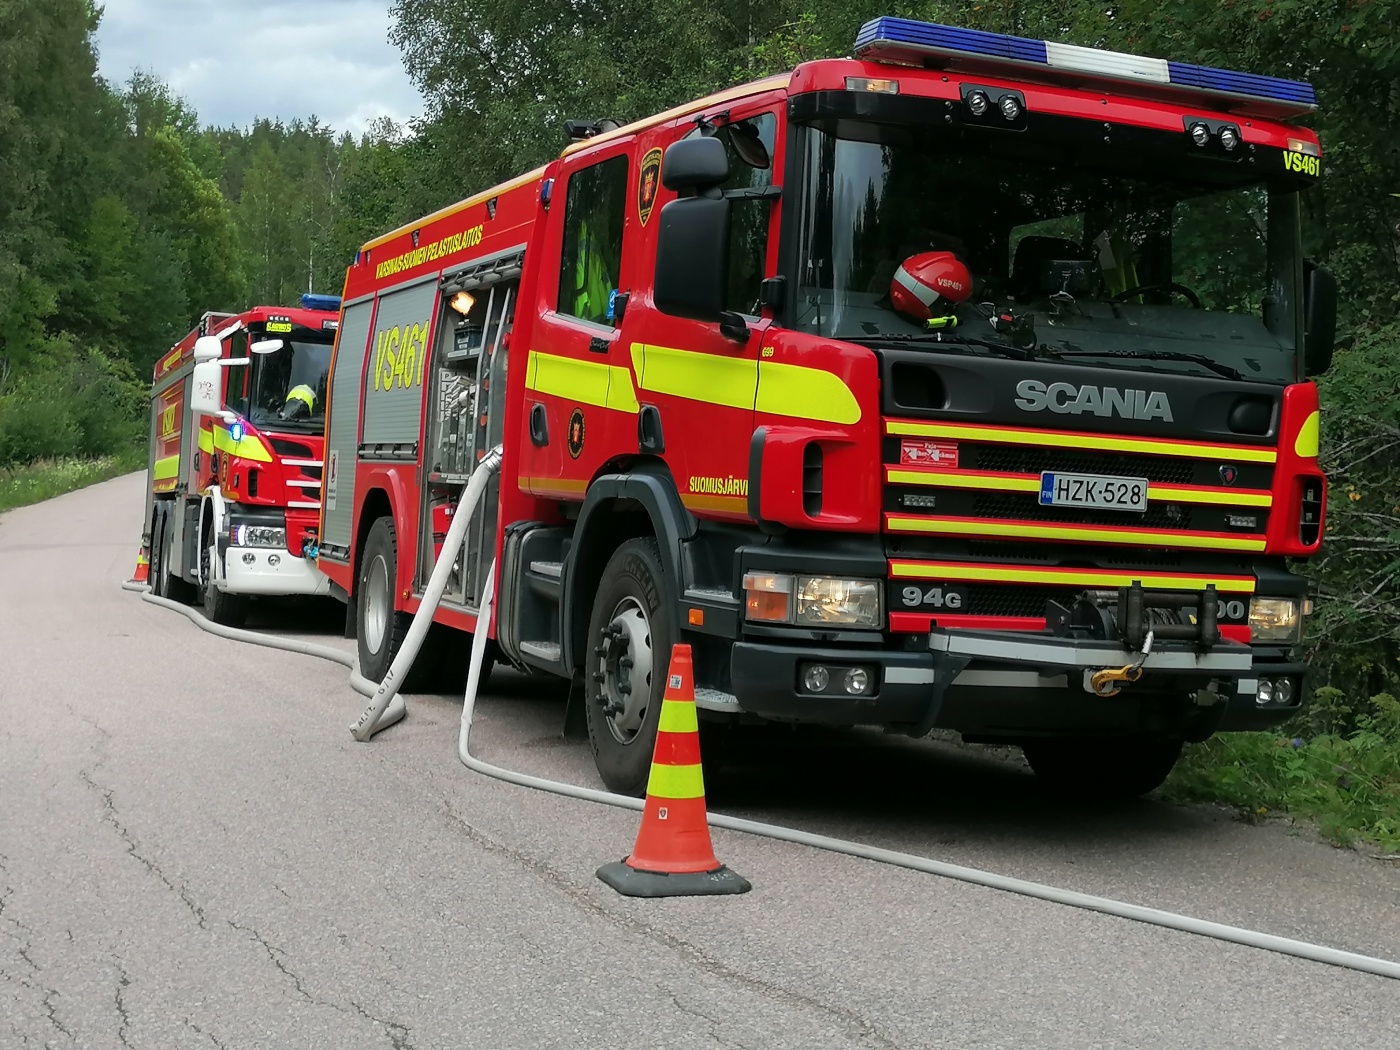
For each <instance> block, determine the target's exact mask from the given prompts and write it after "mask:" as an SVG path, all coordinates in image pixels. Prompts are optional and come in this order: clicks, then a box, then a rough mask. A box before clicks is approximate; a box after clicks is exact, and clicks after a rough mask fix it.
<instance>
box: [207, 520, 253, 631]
mask: <svg viewBox="0 0 1400 1050" xmlns="http://www.w3.org/2000/svg"><path fill="white" fill-rule="evenodd" d="M212 546H213V538H212V537H211V536H207V535H206V536H205V537H203V538H202V539H201V541H200V544H199V575H200V578H201V579H202V580H204V585H203V587H202V590H203V592H204V593H203V594H202V595H201V603H202V604H203V605H204V615H205V616H207V617H208V618H209V619H211V620H213V621H214V622H215V623H221V624H223V625H224V626H225V627H242V626H243V625H244V623H246V622H247V620H248V597H247V595H243V594H228V593H226V592H224V591H221V590H219V589H218V588H217V587H215V586H214V578H213V568H214V555H213V551H212V550H211V547H212Z"/></svg>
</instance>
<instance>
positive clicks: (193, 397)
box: [190, 337, 224, 417]
mask: <svg viewBox="0 0 1400 1050" xmlns="http://www.w3.org/2000/svg"><path fill="white" fill-rule="evenodd" d="M206 338H207V337H206ZM199 342H200V343H202V342H204V340H203V339H201V340H199ZM214 342H215V344H216V345H217V343H218V340H217V339H216V340H215V341H214ZM195 355H196V357H198V355H199V343H196V344H195ZM223 393H224V372H223V369H222V368H220V367H219V360H218V358H213V359H205V360H203V361H198V360H196V362H195V366H194V374H193V375H192V376H191V377H190V410H191V411H192V412H194V414H195V415H197V416H219V417H222V416H223V415H224V404H223V402H224V398H223Z"/></svg>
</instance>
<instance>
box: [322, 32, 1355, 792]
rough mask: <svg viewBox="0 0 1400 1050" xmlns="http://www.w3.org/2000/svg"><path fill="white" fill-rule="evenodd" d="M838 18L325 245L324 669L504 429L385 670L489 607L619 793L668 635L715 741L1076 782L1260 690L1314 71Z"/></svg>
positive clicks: (431, 538)
mask: <svg viewBox="0 0 1400 1050" xmlns="http://www.w3.org/2000/svg"><path fill="white" fill-rule="evenodd" d="M855 51H856V57H855V58H850V59H829V60H819V61H812V62H807V63H804V64H803V65H801V66H799V67H798V68H797V69H795V70H793V71H791V72H790V73H787V74H783V75H781V76H776V77H771V78H768V79H766V80H761V81H758V82H756V83H752V84H746V85H743V86H740V87H736V88H733V89H731V90H727V91H723V92H720V93H719V94H716V95H712V96H710V97H708V98H703V99H700V100H698V101H696V102H693V103H690V104H688V105H684V106H680V107H678V108H676V109H674V110H670V111H668V112H665V113H661V114H658V115H656V116H654V117H650V118H647V119H645V120H640V121H638V122H636V123H634V124H630V125H627V126H624V127H617V126H615V125H612V124H611V122H605V123H602V124H589V123H588V122H581V121H574V122H570V124H569V128H570V132H571V134H572V135H573V137H574V140H573V141H572V142H571V143H570V144H568V145H567V146H566V148H564V150H563V152H562V154H561V155H560V156H559V157H558V158H557V159H555V160H553V161H551V162H550V163H549V164H546V165H545V166H544V167H542V168H539V169H537V170H535V171H531V172H528V173H526V174H524V175H521V176H520V177H519V178H516V179H514V180H512V181H510V182H507V183H505V184H503V185H500V186H495V187H492V188H489V189H483V190H482V191H481V192H480V193H477V194H476V195H474V196H472V197H469V198H468V199H466V200H464V201H462V202H460V203H459V204H456V205H453V206H451V207H449V208H446V209H444V210H442V211H439V212H436V213H434V214H432V215H429V216H426V217H424V218H422V219H420V220H417V221H414V222H411V223H409V224H407V225H406V226H404V227H402V228H401V229H397V230H394V231H392V232H389V233H386V234H385V235H383V236H381V237H377V238H375V239H373V240H371V241H370V242H369V243H367V244H365V245H364V246H363V248H362V249H361V250H360V251H359V253H358V254H357V256H356V258H355V259H354V262H353V265H352V266H351V267H350V268H349V271H348V273H347V275H346V283H345V312H344V318H343V322H342V324H341V328H340V333H339V337H338V340H337V343H336V349H335V354H334V360H333V364H332V368H331V392H330V408H329V415H328V419H327V431H326V433H327V439H326V440H327V458H328V460H329V462H330V463H331V464H332V465H333V466H332V470H331V477H330V478H329V479H328V482H327V489H326V499H325V501H324V507H323V510H322V519H321V533H320V541H321V542H320V549H319V558H318V561H319V564H320V566H321V568H322V570H323V571H324V572H325V573H326V575H327V576H328V577H329V578H330V579H331V580H332V581H333V583H334V584H335V586H336V588H337V593H338V594H341V595H342V596H344V597H345V598H346V599H347V600H348V602H349V608H350V612H351V614H352V615H351V618H352V619H353V621H354V623H355V625H356V626H355V629H356V633H357V636H358V646H359V658H360V666H361V668H362V670H363V671H364V673H365V674H366V675H368V676H369V677H371V678H373V677H375V676H376V675H381V674H383V672H384V671H385V670H386V669H387V668H388V666H389V662H390V660H391V659H392V657H393V656H394V653H395V648H396V646H397V645H398V644H399V642H400V640H401V639H402V637H403V632H404V629H405V628H406V625H407V618H408V617H409V616H411V614H413V613H414V612H415V611H416V610H417V609H418V608H419V606H420V602H421V596H422V594H423V592H424V587H425V584H426V582H427V579H428V576H429V574H430V572H431V569H432V566H433V565H434V563H435V562H436V561H437V559H438V557H439V555H440V554H443V552H442V546H443V544H444V542H445V537H446V536H447V534H448V531H449V528H448V526H449V525H450V523H451V521H452V517H453V514H454V513H455V510H456V507H457V504H458V501H459V500H460V498H461V495H462V492H463V491H464V488H465V486H466V483H467V480H468V478H469V477H470V476H471V474H472V473H473V471H474V469H475V468H476V465H477V464H478V463H479V462H480V461H481V460H482V459H483V457H485V456H486V455H487V454H488V452H489V451H490V450H492V449H494V448H496V447H497V446H499V447H500V448H501V461H500V463H501V469H500V474H499V475H498V476H497V477H496V479H495V480H493V481H492V482H491V486H490V488H489V489H488V496H487V498H485V499H484V501H483V502H482V504H480V505H479V506H478V507H477V509H476V511H474V517H473V519H472V520H471V522H470V525H469V527H468V528H467V529H466V540H465V541H464V543H463V545H462V547H461V548H460V549H457V550H451V551H447V552H446V553H445V555H443V556H444V557H446V558H448V559H449V561H448V564H449V565H450V566H451V572H452V575H451V577H450V580H449V584H448V588H447V592H446V595H445V597H444V600H443V602H442V604H441V606H440V607H439V608H438V609H437V611H436V612H435V614H434V619H435V628H434V631H433V632H431V633H430V635H429V637H428V647H427V650H426V651H425V654H424V655H423V656H420V657H419V661H418V668H417V672H416V673H417V674H418V675H419V676H420V677H421V678H422V680H423V684H428V683H429V682H430V681H431V680H432V679H433V678H438V679H440V680H441V679H452V680H453V681H452V684H453V685H454V686H455V685H456V684H457V683H458V682H459V681H460V676H461V675H462V673H463V671H464V668H465V665H466V654H467V647H466V644H465V636H466V635H467V634H469V633H472V632H475V631H478V630H480V631H485V632H487V633H488V634H489V636H490V637H491V639H492V649H491V652H492V653H493V654H494V656H495V658H496V659H497V660H499V661H501V662H505V663H509V664H512V665H514V666H515V667H517V668H521V669H524V670H526V671H529V672H532V673H538V674H545V675H557V676H559V677H560V678H561V679H564V680H567V681H569V682H571V683H572V691H571V698H572V699H571V702H570V706H569V712H570V714H569V716H568V718H567V720H566V721H567V722H568V725H569V726H570V727H571V728H574V729H583V728H586V731H587V734H588V736H589V738H590V740H591V743H592V749H593V753H594V755H595V758H596V762H597V767H598V771H599V773H600V775H601V777H602V779H603V781H604V782H605V783H606V784H607V785H608V786H609V787H611V788H613V789H615V790H622V791H632V792H639V791H641V790H642V788H643V786H644V784H645V781H646V776H647V771H648V769H649V766H650V759H651V753H652V745H653V741H654V740H655V737H656V732H657V722H658V718H659V717H660V712H661V689H662V685H663V682H662V679H663V674H662V671H661V669H662V668H664V666H665V663H666V659H667V655H668V653H669V651H670V647H671V646H672V644H674V643H676V642H680V641H684V642H688V643H690V645H691V646H692V649H693V652H694V654H695V674H696V684H697V687H698V702H699V706H700V709H701V712H702V717H704V718H705V719H706V720H707V721H706V731H707V732H709V731H710V730H715V731H717V732H718V731H735V732H740V731H742V730H743V727H744V726H745V725H749V724H753V723H757V722H765V721H767V722H812V723H826V724H829V725H871V726H879V727H882V728H883V729H885V730H887V731H892V732H900V733H907V734H910V735H912V736H922V735H924V734H927V733H928V732H930V731H931V730H933V729H944V730H953V731H956V732H958V733H961V734H962V735H963V737H964V738H965V739H967V740H972V741H994V742H998V743H1012V744H1019V745H1020V746H1021V747H1022V748H1023V749H1024V751H1025V753H1026V756H1027V757H1028V759H1029V760H1030V763H1031V765H1032V766H1033V767H1034V769H1035V771H1036V773H1037V774H1038V775H1040V776H1041V777H1043V778H1045V779H1046V780H1047V781H1049V782H1051V783H1054V784H1056V785H1058V786H1061V787H1066V788H1073V789H1079V790H1088V791H1094V792H1099V793H1103V794H1124V793H1135V792H1141V791H1145V790H1148V789H1150V788H1152V787H1154V786H1156V785H1157V784H1158V783H1160V782H1161V780H1162V778H1163V777H1165V776H1166V774H1167V772H1168V771H1169V770H1170V768H1171V766H1172V763H1173V762H1174V761H1175V759H1176V757H1177V754H1178V753H1179V751H1180V749H1181V746H1182V743H1183V741H1186V740H1202V739H1205V738H1206V737H1208V736H1210V735H1211V734H1212V733H1215V732H1219V731H1228V730H1238V729H1259V728H1266V727H1269V726H1274V725H1277V724H1279V723H1280V722H1282V721H1283V720H1285V719H1287V718H1289V717H1291V716H1292V715H1294V714H1295V713H1296V712H1297V711H1298V710H1299V707H1300V705H1301V704H1302V702H1303V698H1304V694H1305V691H1306V680H1307V668H1306V666H1305V664H1304V662H1303V660H1302V658H1301V655H1300V648H1299V646H1300V639H1301V632H1302V630H1303V624H1304V618H1305V616H1306V614H1307V611H1308V608H1309V602H1308V592H1307V586H1306V583H1305V581H1304V580H1303V579H1302V578H1301V577H1300V576H1298V575H1296V574H1295V573H1294V572H1293V571H1291V570H1290V567H1289V561H1288V560H1289V559H1301V558H1307V557H1308V556H1310V555H1313V554H1315V553H1316V552H1317V550H1318V548H1319V544H1320V543H1321V539H1322V535H1323V525H1322V515H1323V504H1324V500H1325V495H1326V483H1325V480H1324V478H1323V475H1322V472H1321V470H1320V469H1319V466H1318V459H1317V453H1318V448H1317V433H1318V428H1317V419H1318V416H1317V410H1318V403H1317V393H1316V389H1315V386H1314V384H1313V383H1312V382H1311V380H1310V379H1309V378H1308V377H1309V375H1311V374H1316V373H1319V372H1321V371H1322V370H1324V369H1325V368H1326V367H1327V365H1328V361H1329V359H1330V355H1331V346H1332V334H1333V333H1332V328H1333V317H1334V312H1335V305H1336V303H1335V284H1334V282H1333V281H1332V280H1331V278H1330V277H1329V275H1328V274H1327V273H1326V272H1325V271H1323V270H1321V269H1319V268H1317V267H1315V266H1313V265H1312V264H1311V263H1309V262H1307V261H1306V260H1305V259H1304V257H1303V252H1302V238H1301V235H1300V214H1301V207H1300V203H1299V197H1300V194H1301V193H1302V192H1303V191H1304V190H1305V189H1306V188H1307V187H1308V186H1309V185H1311V184H1312V183H1313V182H1314V181H1315V179H1316V175H1317V172H1318V171H1320V164H1321V155H1322V154H1321V149H1320V148H1319V146H1318V143H1317V138H1316V136H1315V135H1314V134H1313V132H1311V131H1310V130H1308V129H1307V128H1306V127H1305V126H1303V121H1304V118H1306V117H1307V116H1308V114H1309V113H1310V112H1311V111H1312V109H1313V105H1314V97H1313V90H1312V88H1311V87H1310V86H1308V85H1307V84H1302V83H1298V82H1295V81H1289V80H1279V79H1275V78H1272V77H1267V76H1256V75H1247V74H1240V73H1234V72H1231V71H1229V70H1220V69H1205V68H1201V67H1195V66H1189V65H1185V64H1181V63H1169V62H1165V61H1161V60H1157V59H1142V58H1137V57H1135V56H1131V55H1119V54H1112V53H1106V52H1099V51H1093V50H1089V49H1084V48H1066V47H1060V46H1056V45H1048V44H1046V42H1044V41H1035V40H1019V39H1012V38H1009V37H1003V36H998V35H995V34H988V33H981V32H973V31H970V30H962V29H955V28H950V27H947V26H939V25H933V24H930V23H922V22H911V21H908V20H904V19H898V18H878V19H875V20H873V21H871V22H870V23H868V24H867V25H866V26H865V27H864V28H862V30H861V32H860V35H859V37H858V39H857V42H856V49H855ZM1279 61H1280V64H1281V65H1283V66H1286V65H1287V56H1283V57H1282V58H1281V59H1280V60H1279ZM1296 156H1303V157H1306V158H1308V161H1307V162H1306V163H1300V162H1298V161H1297V160H1295V159H1290V158H1292V157H1296ZM1314 162H1316V163H1314ZM494 462H495V460H494V459H493V460H492V463H493V464H494ZM492 565H495V566H496V572H497V576H498V578H497V580H496V585H497V591H496V593H497V595H498V600H497V602H496V603H495V613H494V620H493V622H490V623H483V622H479V621H478V608H479V607H480V604H481V596H482V593H483V587H484V586H485V582H486V579H487V576H488V574H489V573H490V572H491V567H492ZM707 757H708V758H709V759H710V760H711V761H713V758H714V752H713V751H711V752H709V753H708V755H707Z"/></svg>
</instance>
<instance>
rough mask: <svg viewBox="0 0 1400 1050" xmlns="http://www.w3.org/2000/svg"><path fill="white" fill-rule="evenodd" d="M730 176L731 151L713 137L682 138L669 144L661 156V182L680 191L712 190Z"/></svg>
mask: <svg viewBox="0 0 1400 1050" xmlns="http://www.w3.org/2000/svg"><path fill="white" fill-rule="evenodd" d="M728 178H729V154H728V153H726V152H725V149H724V143H723V142H721V141H720V140H719V139H717V138H713V137H700V138H693V139H681V140H680V141H679V142H673V143H671V145H670V146H668V147H667V148H666V155H665V156H664V157H663V158H662V160H661V185H663V186H665V187H666V188H667V189H668V190H672V191H674V192H676V193H680V192H682V191H684V190H708V189H711V188H713V187H715V186H718V185H719V184H720V183H722V182H724V181H726V180H727V179H728Z"/></svg>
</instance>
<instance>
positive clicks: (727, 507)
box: [681, 493, 749, 515]
mask: <svg viewBox="0 0 1400 1050" xmlns="http://www.w3.org/2000/svg"><path fill="white" fill-rule="evenodd" d="M681 505H682V506H684V507H685V508H686V510H713V511H720V512H723V513H727V514H745V515H747V514H748V512H749V501H748V497H746V496H692V495H690V494H688V493H682V495H681Z"/></svg>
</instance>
